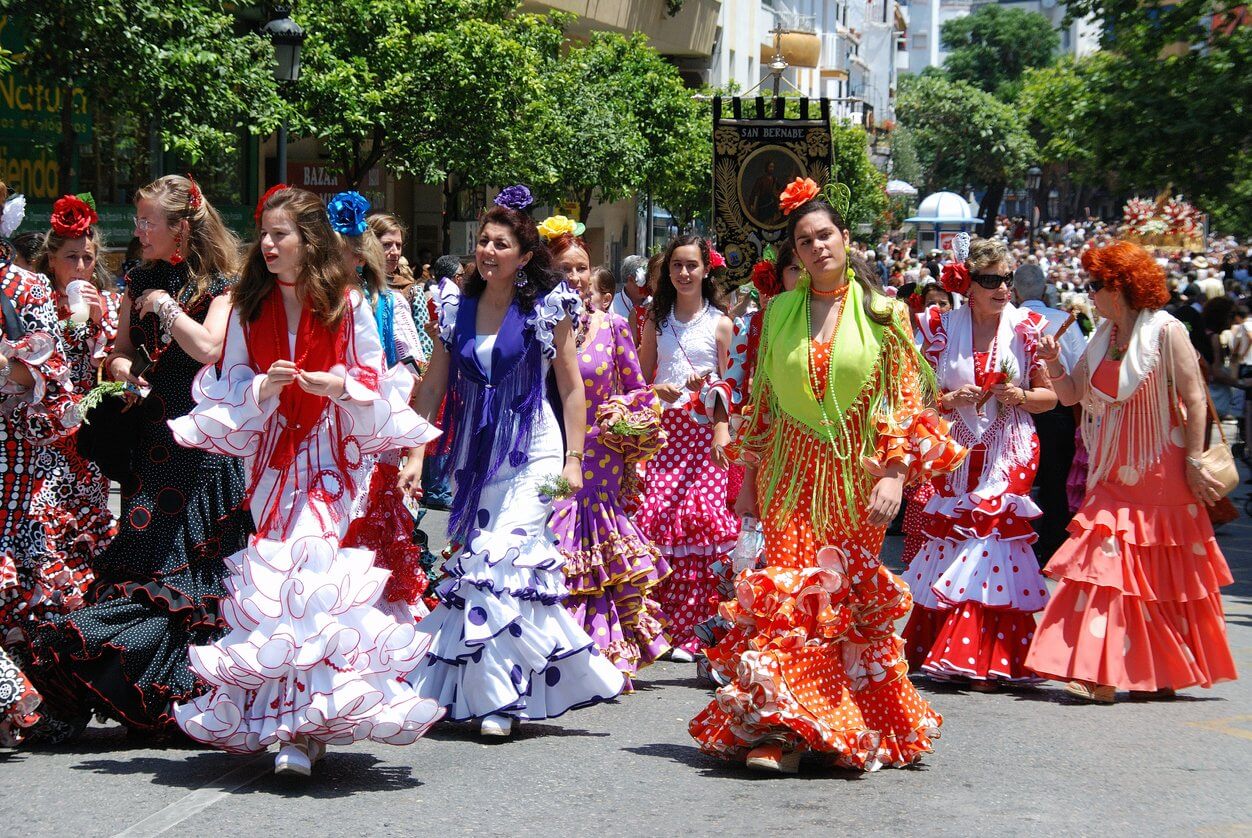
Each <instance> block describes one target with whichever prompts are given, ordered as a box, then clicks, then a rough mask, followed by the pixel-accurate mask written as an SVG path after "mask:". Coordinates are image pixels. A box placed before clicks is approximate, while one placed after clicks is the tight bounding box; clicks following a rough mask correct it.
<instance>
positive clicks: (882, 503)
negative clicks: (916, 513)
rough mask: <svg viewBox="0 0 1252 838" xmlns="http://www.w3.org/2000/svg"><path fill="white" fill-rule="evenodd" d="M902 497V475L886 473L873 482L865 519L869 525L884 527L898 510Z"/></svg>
mask: <svg viewBox="0 0 1252 838" xmlns="http://www.w3.org/2000/svg"><path fill="white" fill-rule="evenodd" d="M903 497H904V475H903V474H888V475H887V476H886V477H883V478H881V479H880V480H879V481H878V482H877V483H875V484H874V489H873V491H872V492H870V494H869V506H868V508H867V509H866V512H867V513H868V517H867V521H868V522H869V525H870V526H871V527H885V526H887V525H888V524H890V523H891V522H892V521H893V520H894V519H895V517H896V514H897V513H899V511H900V501H901V499H902V498H903Z"/></svg>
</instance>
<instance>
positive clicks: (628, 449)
mask: <svg viewBox="0 0 1252 838" xmlns="http://www.w3.org/2000/svg"><path fill="white" fill-rule="evenodd" d="M596 426H597V427H598V428H599V429H600V441H601V442H603V443H604V444H605V446H607V447H608V448H611V449H613V450H614V451H616V452H618V453H619V454H621V455H622V457H623V458H624V459H625V460H626V462H627V463H641V462H643V461H644V460H647V459H648V458H649V457H651V456H652V455H653V454H655V453H656V452H658V451H660V450H661V449H662V448H664V447H665V443H666V439H667V436H666V433H665V431H664V430H663V429H662V428H661V415H660V413H658V412H657V411H656V410H655V408H654V407H653V406H651V405H648V406H643V407H640V406H639V405H638V401H637V400H635V399H632V398H631V397H630V396H611V397H610V398H609V399H608V400H607V401H606V402H605V403H604V404H602V405H600V407H599V408H598V409H597V410H596Z"/></svg>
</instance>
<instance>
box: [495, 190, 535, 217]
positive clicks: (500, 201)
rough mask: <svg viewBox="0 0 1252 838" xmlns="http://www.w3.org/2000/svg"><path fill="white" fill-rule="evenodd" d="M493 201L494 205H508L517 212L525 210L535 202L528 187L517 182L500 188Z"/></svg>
mask: <svg viewBox="0 0 1252 838" xmlns="http://www.w3.org/2000/svg"><path fill="white" fill-rule="evenodd" d="M494 203H495V204H496V206H501V207H508V208H509V209H511V210H516V211H517V212H526V210H528V209H530V208H531V206H532V205H533V204H534V203H535V196H534V195H532V194H531V192H530V189H529V188H528V187H526V186H523V185H522V184H520V183H518V184H515V185H513V186H506V187H505V188H504V189H502V190H500V194H499V195H497V196H496V199H495V202H494Z"/></svg>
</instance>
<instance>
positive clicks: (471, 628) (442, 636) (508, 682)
mask: <svg viewBox="0 0 1252 838" xmlns="http://www.w3.org/2000/svg"><path fill="white" fill-rule="evenodd" d="M443 570H444V574H445V578H444V579H443V581H442V582H440V583H439V586H438V596H439V601H440V607H439V608H436V609H435V610H434V611H432V612H431V614H430V616H429V617H426V618H425V619H424V620H422V622H421V623H420V630H421V631H422V632H425V633H428V634H430V635H431V636H432V637H433V639H434V642H433V645H432V646H431V649H430V652H429V654H428V655H427V659H426V662H425V664H424V665H423V666H422V667H421V668H419V669H418V670H417V671H416V672H414V673H413V674H412V676H410V680H411V681H412V683H413V685H414V687H415V688H416V689H417V690H418V692H420V693H422V695H426V696H430V697H432V698H434V699H435V701H436V702H437V703H439V704H440V705H442V706H443V707H446V708H448V718H449V719H451V720H453V721H469V720H472V719H479V718H482V717H484V716H489V715H506V716H511V717H513V718H517V719H523V720H531V719H548V718H553V717H555V716H559V715H561V714H563V713H565V712H567V711H569V710H575V709H578V708H580V707H586V706H589V705H592V704H596V703H598V702H601V701H607V700H609V699H612V698H613V697H615V696H616V695H618V694H619V693H620V692H621V691H622V689H623V677H622V675H621V674H620V673H619V672H618V671H617V669H616V668H615V667H614V666H613V664H612V663H610V662H609V661H608V659H607V658H605V656H604V655H602V654H601V652H600V649H599V648H598V647H597V646H596V644H595V642H593V641H592V640H591V638H590V637H589V636H588V635H587V633H586V632H585V631H583V630H582V628H581V627H580V626H579V624H578V622H577V621H576V620H575V618H574V617H573V616H572V615H571V614H570V613H569V612H568V611H567V610H566V609H565V608H564V607H562V602H563V600H564V599H565V595H566V588H565V583H564V575H563V573H562V558H561V555H560V553H558V552H557V550H556V548H555V547H554V546H553V544H552V541H551V537H550V536H548V535H546V534H543V533H541V534H539V535H529V534H527V533H526V532H525V530H523V529H518V530H515V531H512V532H500V531H496V532H492V531H488V530H476V531H475V532H473V533H472V534H471V536H470V540H469V545H468V547H467V548H466V549H464V550H462V551H461V552H460V553H458V554H457V555H455V556H453V557H452V558H451V559H449V560H448V561H447V562H445V563H444V566H443Z"/></svg>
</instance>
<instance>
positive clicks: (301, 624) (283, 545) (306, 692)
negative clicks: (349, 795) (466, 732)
mask: <svg viewBox="0 0 1252 838" xmlns="http://www.w3.org/2000/svg"><path fill="white" fill-rule="evenodd" d="M230 561H231V562H232V563H233V565H234V573H233V575H232V576H231V578H230V580H229V583H228V589H229V597H228V599H226V600H225V601H224V602H223V603H222V615H223V617H224V618H225V620H226V622H227V624H228V625H229V626H230V627H231V631H230V633H229V634H227V635H226V636H225V637H224V638H222V639H221V640H219V641H217V642H215V643H212V644H210V645H207V646H197V647H193V648H192V649H191V650H190V658H191V668H192V670H193V671H194V672H195V674H196V675H197V676H199V677H200V678H201V679H202V680H203V681H204V682H205V683H207V684H208V685H209V686H210V688H211V691H210V692H209V693H208V694H207V695H204V696H201V697H200V698H198V699H196V700H194V701H192V702H190V703H188V704H182V705H178V706H177V707H176V708H175V717H176V719H177V721H178V724H179V726H180V727H181V728H182V729H183V730H184V731H185V732H186V733H187V735H188V736H190V737H192V738H193V739H196V740H197V741H200V742H204V743H206V744H210V745H213V746H214V747H218V748H222V749H224V750H227V751H232V752H235V753H255V752H257V751H262V750H265V749H266V748H267V747H268V746H270V745H272V744H275V743H279V744H283V743H289V742H292V741H295V740H296V739H298V738H301V737H307V738H310V739H315V740H318V741H322V742H326V743H328V744H336V745H344V744H351V743H352V742H356V741H360V740H363V739H369V740H373V741H376V742H383V743H386V744H391V745H407V744H411V743H412V742H415V741H416V740H417V739H419V738H420V737H421V736H422V735H423V734H424V733H425V732H426V731H427V730H428V729H429V728H430V726H431V725H433V724H434V723H435V722H436V721H438V720H439V719H440V718H441V717H442V715H443V711H442V710H441V708H440V707H439V706H438V705H437V704H436V703H435V702H433V701H430V700H428V699H423V698H422V697H421V696H420V695H419V694H418V693H417V692H416V691H415V690H414V689H413V688H412V687H411V686H410V685H409V684H408V683H406V681H405V680H404V677H405V676H406V675H407V674H408V673H409V672H411V671H412V670H413V669H415V668H417V666H418V664H419V663H420V662H421V659H422V655H423V654H424V653H425V651H426V648H427V646H428V643H429V641H428V640H427V638H425V637H424V636H421V635H418V634H417V633H416V631H415V629H414V626H413V625H412V624H411V623H410V624H405V623H401V622H397V621H396V620H394V619H392V618H391V617H389V616H387V615H385V614H384V613H382V612H381V611H379V610H378V609H377V608H375V607H374V604H375V603H376V602H377V601H378V599H379V597H380V596H381V594H382V592H383V589H384V586H385V585H386V582H387V572H386V571H384V570H381V569H378V568H375V567H374V566H373V554H372V553H371V552H369V551H366V550H357V549H351V548H338V549H337V548H336V546H335V542H334V541H333V540H327V539H323V538H320V537H312V536H305V537H299V538H294V539H291V540H290V541H289V542H281V541H273V540H269V539H256V540H255V541H254V543H253V544H252V546H250V547H248V548H247V549H245V550H244V551H243V552H242V553H239V554H236V555H235V556H234V557H232V559H231V560H230Z"/></svg>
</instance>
